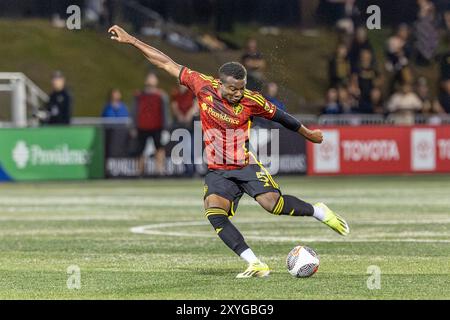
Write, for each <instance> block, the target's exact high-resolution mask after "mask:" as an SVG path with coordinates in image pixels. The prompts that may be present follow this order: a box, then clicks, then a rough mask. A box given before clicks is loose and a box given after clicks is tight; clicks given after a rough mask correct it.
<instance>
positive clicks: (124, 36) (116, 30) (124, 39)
mask: <svg viewBox="0 0 450 320" xmlns="http://www.w3.org/2000/svg"><path fill="white" fill-rule="evenodd" d="M108 32H109V33H111V40H116V41H118V42H120V43H132V42H133V41H134V37H132V36H130V35H129V34H128V33H127V32H126V31H125V30H123V29H122V28H121V27H119V26H117V25H115V26H112V27H111V28H109V30H108Z"/></svg>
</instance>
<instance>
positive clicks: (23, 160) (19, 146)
mask: <svg viewBox="0 0 450 320" xmlns="http://www.w3.org/2000/svg"><path fill="white" fill-rule="evenodd" d="M12 159H13V160H14V162H15V163H16V167H17V168H18V169H23V168H25V167H26V166H27V163H28V160H29V159H30V150H29V149H28V147H27V144H26V143H25V141H22V140H20V141H17V143H16V146H15V147H14V150H13V152H12Z"/></svg>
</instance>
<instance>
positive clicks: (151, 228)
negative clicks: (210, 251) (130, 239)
mask: <svg viewBox="0 0 450 320" xmlns="http://www.w3.org/2000/svg"><path fill="white" fill-rule="evenodd" d="M267 221H269V220H264V221H261V220H260V221H258V222H255V221H254V220H240V221H239V222H240V223H253V224H254V223H261V222H267ZM270 221H271V222H273V220H270ZM207 225H208V223H207V222H203V221H186V222H173V223H156V224H151V225H145V226H138V227H133V228H131V229H130V231H131V232H132V233H136V234H147V235H162V236H174V237H189V238H191V237H194V238H214V235H213V232H211V233H201V232H176V231H167V230H164V229H167V228H176V227H188V226H207ZM385 235H398V234H397V233H394V234H387V233H385ZM411 235H414V234H413V233H411ZM246 238H248V239H254V240H261V241H271V242H291V241H299V240H301V241H307V242H431V243H434V242H441V243H450V239H423V238H393V239H385V238H379V237H365V238H351V237H350V238H342V237H338V236H336V237H333V238H329V237H301V236H298V237H286V236H257V235H247V236H246Z"/></svg>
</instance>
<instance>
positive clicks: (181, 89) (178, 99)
mask: <svg viewBox="0 0 450 320" xmlns="http://www.w3.org/2000/svg"><path fill="white" fill-rule="evenodd" d="M194 98H195V95H194V94H193V93H192V91H191V90H189V89H188V88H187V87H185V86H183V85H179V86H178V87H176V88H174V89H173V90H172V94H171V100H172V102H171V107H172V114H173V116H174V122H175V124H174V126H175V127H177V128H180V127H181V128H186V129H189V130H191V129H192V127H193V121H194V120H193V118H194V113H195V109H196V107H195V105H194Z"/></svg>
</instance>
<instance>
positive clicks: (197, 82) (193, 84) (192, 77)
mask: <svg viewBox="0 0 450 320" xmlns="http://www.w3.org/2000/svg"><path fill="white" fill-rule="evenodd" d="M211 79H212V77H208V76H205V75H204V74H202V73H200V72H197V71H194V70H191V69H189V68H187V67H183V68H181V71H180V75H179V77H178V80H179V81H180V84H182V85H184V86H186V87H188V88H189V89H191V90H192V92H194V94H195V95H197V94H198V93H199V92H200V90H201V89H202V88H203V87H205V86H208V85H211Z"/></svg>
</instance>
